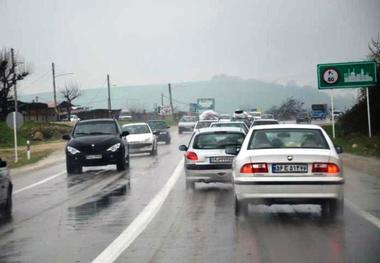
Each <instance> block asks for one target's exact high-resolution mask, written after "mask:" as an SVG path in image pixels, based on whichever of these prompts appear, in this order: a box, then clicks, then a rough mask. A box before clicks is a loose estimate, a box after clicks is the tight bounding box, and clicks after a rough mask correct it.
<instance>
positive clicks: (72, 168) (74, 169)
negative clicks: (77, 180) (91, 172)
mask: <svg viewBox="0 0 380 263" xmlns="http://www.w3.org/2000/svg"><path fill="white" fill-rule="evenodd" d="M66 171H67V174H75V173H82V166H81V165H74V164H73V163H72V162H70V161H69V160H67V159H66Z"/></svg>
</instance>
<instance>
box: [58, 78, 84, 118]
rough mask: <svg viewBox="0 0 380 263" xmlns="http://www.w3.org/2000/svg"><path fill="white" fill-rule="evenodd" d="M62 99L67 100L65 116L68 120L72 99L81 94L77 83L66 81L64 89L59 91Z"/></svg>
mask: <svg viewBox="0 0 380 263" xmlns="http://www.w3.org/2000/svg"><path fill="white" fill-rule="evenodd" d="M59 92H60V93H61V96H62V97H63V99H64V100H65V101H66V102H67V104H66V110H67V118H68V120H70V115H71V107H72V101H73V100H75V99H76V98H78V97H79V96H81V95H82V93H81V91H80V88H79V85H78V83H76V82H70V83H66V84H65V87H64V89H62V90H60V91H59Z"/></svg>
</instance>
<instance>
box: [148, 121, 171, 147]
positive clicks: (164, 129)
mask: <svg viewBox="0 0 380 263" xmlns="http://www.w3.org/2000/svg"><path fill="white" fill-rule="evenodd" d="M147 123H148V125H149V126H150V128H151V129H152V131H153V133H154V134H156V135H157V141H158V142H165V143H166V144H169V143H170V141H171V137H170V131H169V128H170V126H169V125H168V124H167V123H166V122H165V121H162V120H150V121H147Z"/></svg>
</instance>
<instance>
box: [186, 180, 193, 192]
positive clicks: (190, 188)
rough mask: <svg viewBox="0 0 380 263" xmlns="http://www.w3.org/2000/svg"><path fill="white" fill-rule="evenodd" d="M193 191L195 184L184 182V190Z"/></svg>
mask: <svg viewBox="0 0 380 263" xmlns="http://www.w3.org/2000/svg"><path fill="white" fill-rule="evenodd" d="M194 189H195V182H191V181H186V190H194Z"/></svg>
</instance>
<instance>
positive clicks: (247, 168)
mask: <svg viewBox="0 0 380 263" xmlns="http://www.w3.org/2000/svg"><path fill="white" fill-rule="evenodd" d="M267 172H268V165H267V164H266V163H246V164H244V165H243V166H242V167H241V169H240V173H242V174H254V173H267Z"/></svg>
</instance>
